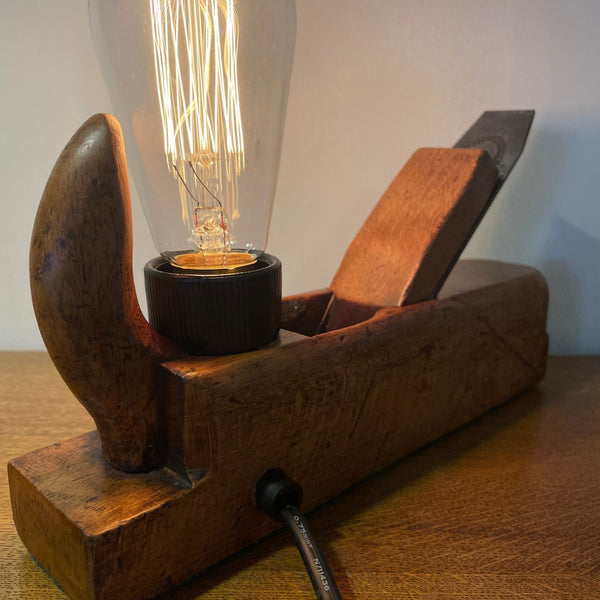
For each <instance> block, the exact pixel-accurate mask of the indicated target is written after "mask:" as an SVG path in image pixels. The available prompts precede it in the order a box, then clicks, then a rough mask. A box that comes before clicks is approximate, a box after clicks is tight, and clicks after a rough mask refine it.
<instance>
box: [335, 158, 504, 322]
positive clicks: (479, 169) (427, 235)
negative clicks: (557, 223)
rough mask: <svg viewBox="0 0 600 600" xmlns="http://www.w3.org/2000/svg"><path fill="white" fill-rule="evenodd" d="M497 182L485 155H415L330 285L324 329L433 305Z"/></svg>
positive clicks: (361, 230)
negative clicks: (394, 309)
mask: <svg viewBox="0 0 600 600" xmlns="http://www.w3.org/2000/svg"><path fill="white" fill-rule="evenodd" d="M497 181H498V172H497V170H496V167H495V165H494V163H493V161H492V159H491V158H490V156H489V155H488V154H487V153H486V152H484V151H482V150H478V149H455V148H453V149H439V148H435V149H434V148H421V149H420V150H417V151H416V152H415V153H414V154H413V156H412V157H411V158H410V159H409V161H408V162H407V163H406V165H405V166H404V167H403V168H402V170H401V171H400V173H398V175H397V176H396V178H395V179H394V181H393V182H392V183H391V184H390V186H389V188H388V189H387V191H386V192H385V194H384V195H383V196H382V198H381V199H380V200H379V202H378V203H377V205H376V206H375V208H374V209H373V211H372V212H371V214H370V215H369V217H368V218H367V220H366V221H365V223H364V225H363V226H362V227H361V229H360V231H359V232H358V233H357V234H356V236H355V237H354V239H353V240H352V243H351V244H350V246H349V247H348V250H347V251H346V254H345V255H344V258H343V260H342V263H341V264H340V266H339V268H338V270H337V273H336V274H335V276H334V278H333V281H332V282H331V285H330V287H331V289H332V290H333V293H334V296H335V299H334V301H333V303H332V305H331V310H330V314H329V317H328V321H327V329H328V330H330V331H331V330H334V329H339V328H341V327H345V326H347V325H352V324H354V323H358V322H360V321H364V320H365V319H367V318H369V317H371V316H372V315H373V314H374V313H375V311H376V310H377V309H379V308H381V307H383V306H403V305H407V304H414V303H416V302H421V301H423V300H430V299H431V298H433V297H434V294H435V292H436V291H437V289H438V288H439V283H440V281H441V280H442V279H443V277H444V276H445V274H446V273H447V272H448V269H449V267H450V265H452V264H453V262H454V260H455V257H456V255H457V253H458V252H459V251H460V249H461V248H462V247H463V245H464V241H465V240H466V239H467V238H468V236H469V235H470V233H471V232H472V230H473V227H474V226H475V224H476V223H477V221H478V219H479V217H480V215H481V214H482V212H483V211H484V210H485V208H486V206H487V204H488V200H489V198H490V196H491V194H492V192H493V190H494V188H495V186H496V183H497Z"/></svg>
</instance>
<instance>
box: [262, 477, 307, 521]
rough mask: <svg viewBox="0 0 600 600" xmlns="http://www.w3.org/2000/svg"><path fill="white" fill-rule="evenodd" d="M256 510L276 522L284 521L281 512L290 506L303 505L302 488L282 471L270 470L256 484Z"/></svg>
mask: <svg viewBox="0 0 600 600" xmlns="http://www.w3.org/2000/svg"><path fill="white" fill-rule="evenodd" d="M255 495H256V508H258V510H260V511H262V512H264V513H266V514H267V515H269V516H270V517H271V518H272V519H275V520H276V521H283V518H282V516H281V511H282V510H283V509H284V508H285V507H286V506H287V505H288V504H291V505H292V506H295V507H297V508H298V507H299V506H300V505H301V504H302V488H301V487H300V486H299V485H298V484H297V483H296V482H295V481H292V480H291V479H290V478H289V477H287V476H286V474H285V473H284V472H283V471H281V470H280V469H269V470H268V471H267V472H266V473H265V474H264V475H263V476H262V477H261V478H260V479H259V480H258V481H257V482H256V489H255Z"/></svg>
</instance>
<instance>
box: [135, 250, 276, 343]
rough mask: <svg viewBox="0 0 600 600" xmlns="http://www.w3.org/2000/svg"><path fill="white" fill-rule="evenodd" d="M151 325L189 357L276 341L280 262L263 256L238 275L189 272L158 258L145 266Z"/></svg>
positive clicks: (234, 273)
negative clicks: (189, 355)
mask: <svg viewBox="0 0 600 600" xmlns="http://www.w3.org/2000/svg"><path fill="white" fill-rule="evenodd" d="M144 277H145V282H146V298H147V300H148V316H149V321H150V325H152V327H153V328H154V329H155V330H156V331H158V332H159V333H160V334H162V335H164V336H165V337H168V338H170V339H172V340H173V341H175V342H177V344H179V346H181V348H182V349H184V350H186V351H187V352H189V353H190V354H194V355H214V354H238V353H240V352H247V351H249V350H255V349H256V348H259V347H260V346H264V345H266V344H269V343H271V342H272V341H274V340H275V338H276V337H277V334H278V332H279V326H280V322H281V262H280V261H279V259H278V258H276V257H275V256H271V255H270V254H262V255H261V256H260V257H259V258H258V259H257V261H256V263H254V264H253V265H252V266H250V267H246V268H245V269H244V270H241V271H233V272H232V271H227V272H219V273H215V272H193V271H183V270H178V269H176V268H174V267H173V266H172V265H171V264H170V263H169V261H167V260H166V259H164V258H162V257H158V258H155V259H153V260H151V261H149V262H148V263H147V264H146V266H145V267H144Z"/></svg>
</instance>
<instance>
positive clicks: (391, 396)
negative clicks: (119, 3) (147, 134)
mask: <svg viewBox="0 0 600 600" xmlns="http://www.w3.org/2000/svg"><path fill="white" fill-rule="evenodd" d="M479 267H480V271H482V273H480V277H479V279H478V283H480V282H481V278H482V277H483V272H485V271H486V269H487V270H488V271H489V270H490V269H492V270H493V271H494V273H496V271H497V268H496V267H497V265H496V264H495V263H484V264H482V265H479ZM470 270H471V271H477V269H473V268H471V269H470ZM460 278H461V277H460V269H459V279H460ZM462 285H463V286H464V287H462V288H461V286H460V282H458V283H455V284H454V289H455V290H459V292H458V293H457V294H456V295H454V296H451V297H449V298H446V299H443V300H437V301H433V302H429V303H420V304H418V305H412V306H408V307H388V308H386V309H383V310H381V311H379V312H378V313H377V314H376V315H375V316H374V317H373V318H372V319H371V320H369V321H368V322H367V323H362V324H359V325H355V326H353V327H349V328H346V329H344V330H341V331H334V332H329V333H325V334H321V335H319V336H316V337H313V338H310V337H304V336H301V335H298V334H294V335H290V336H289V337H288V338H287V339H286V340H283V341H282V342H281V343H280V344H279V345H277V346H273V347H271V348H266V349H263V350H260V351H256V352H249V353H246V354H243V355H237V356H229V357H210V358H207V357H189V358H184V359H177V360H172V361H169V362H168V363H165V364H164V368H165V371H164V372H165V376H166V378H165V381H164V385H165V388H164V390H165V396H166V397H168V398H169V403H168V406H167V407H165V409H166V412H165V415H164V418H165V422H167V423H169V431H168V441H169V453H168V454H169V457H170V462H169V465H168V467H169V468H168V469H163V470H158V471H154V472H152V473H148V474H146V475H124V474H122V473H119V472H115V471H114V469H109V468H108V467H107V466H106V464H105V463H104V461H103V460H102V459H101V456H100V452H99V448H98V444H97V441H96V438H95V437H94V436H84V437H80V438H75V439H74V440H70V441H67V442H64V443H62V444H55V445H53V446H50V447H48V448H44V449H41V450H38V451H36V452H33V453H30V454H28V455H26V456H22V457H20V458H19V459H15V460H14V461H12V463H11V465H10V468H9V472H10V479H11V493H12V498H13V510H14V514H15V519H16V523H17V529H18V531H19V533H20V535H21V537H22V539H23V540H24V541H25V543H26V544H27V546H28V547H29V548H30V549H31V550H32V551H33V553H34V555H35V556H36V557H37V558H38V560H40V561H41V562H42V564H44V565H45V566H46V567H47V568H48V569H49V571H50V573H51V574H52V575H53V576H54V577H56V578H57V580H58V581H60V583H61V585H63V586H64V587H65V589H66V590H67V591H68V592H69V593H71V594H73V595H75V596H76V597H82V598H91V597H95V598H98V599H105V598H114V597H116V596H117V595H118V597H119V598H122V599H128V598H131V599H133V598H135V599H142V598H148V597H150V596H152V595H153V594H156V593H157V592H159V591H162V590H165V589H167V588H169V587H171V586H172V585H173V584H174V583H177V582H180V581H183V580H184V579H186V578H188V577H189V576H190V575H191V574H193V573H195V572H198V571H200V570H202V569H204V568H206V567H208V566H209V565H211V564H214V563H215V562H216V561H218V560H220V559H222V558H224V557H225V556H227V555H229V554H231V553H232V552H235V551H236V550H239V549H240V548H242V547H244V546H246V545H247V544H249V543H251V542H253V541H255V540H257V539H258V538H260V537H261V536H264V535H265V534H266V533H268V532H269V531H271V530H272V529H273V527H274V524H273V523H272V522H271V521H269V520H268V518H267V517H265V516H264V515H262V514H260V513H258V512H257V511H256V509H255V507H254V503H253V499H252V493H253V488H254V484H255V482H256V480H257V479H258V478H259V477H260V476H261V475H262V474H263V473H264V472H265V471H266V470H267V469H269V468H274V467H279V468H282V469H283V470H284V471H285V472H286V473H287V474H288V475H289V476H291V477H292V478H294V479H296V480H297V481H299V482H300V483H301V484H302V486H303V487H304V492H305V506H306V507H307V508H310V507H313V506H315V505H317V504H320V503H322V502H324V501H325V500H327V499H329V498H331V497H332V496H334V495H336V494H339V493H340V492H341V491H342V490H344V489H346V488H347V487H349V486H350V485H352V484H354V483H355V482H356V481H358V480H360V479H362V478H364V477H366V476H368V475H369V474H371V473H373V472H375V471H378V470H380V469H381V468H383V467H384V466H386V465H388V464H390V463H391V462H393V461H394V460H396V459H398V458H399V457H400V456H403V455H406V454H407V453H409V452H411V451H413V450H414V449H416V448H418V447H419V446H422V445H423V444H425V443H427V442H429V441H431V440H433V439H435V438H436V437H438V436H440V435H442V434H443V433H445V432H447V431H449V430H452V429H454V428H456V427H458V426H460V425H461V424H463V423H465V422H466V421H468V420H470V419H472V418H474V417H475V416H477V415H479V414H481V413H482V412H484V411H486V410H488V409H489V408H491V407H492V406H494V405H496V404H498V403H500V402H503V401H505V400H507V399H508V398H510V397H512V396H513V395H515V394H516V393H518V392H519V391H522V390H524V389H527V388H529V387H531V386H533V385H535V383H536V382H537V381H539V380H540V378H541V377H542V375H543V373H544V369H545V363H546V350H547V337H546V333H545V316H546V303H547V288H546V284H545V281H544V280H543V278H542V277H541V275H539V273H537V272H536V271H535V270H533V269H531V268H527V267H521V266H517V267H515V269H514V270H513V271H511V269H510V268H508V269H505V272H504V278H500V279H499V278H498V276H497V274H494V276H493V277H492V284H491V285H490V286H485V285H483V286H482V287H476V288H473V287H472V286H469V282H468V278H466V279H465V278H463V282H462ZM175 473H177V474H178V475H177V476H176V475H175ZM41 528H43V531H44V533H43V535H40V529H41Z"/></svg>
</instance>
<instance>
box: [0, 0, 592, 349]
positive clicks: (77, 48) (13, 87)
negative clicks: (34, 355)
mask: <svg viewBox="0 0 600 600" xmlns="http://www.w3.org/2000/svg"><path fill="white" fill-rule="evenodd" d="M0 4H1V8H2V19H1V20H0V65H1V66H0V82H1V85H2V88H1V89H2V91H1V94H0V98H1V100H0V127H1V129H0V131H1V132H2V138H1V142H0V181H1V182H2V188H3V189H2V200H1V202H2V204H1V207H2V212H1V218H0V223H1V230H0V235H1V238H0V239H1V244H0V255H1V261H0V264H1V265H2V266H1V267H0V269H1V274H2V278H3V283H2V292H1V294H0V349H36V348H41V347H42V343H41V339H40V337H39V334H38V332H37V328H36V325H35V319H34V316H33V311H32V309H31V308H30V300H29V285H28V274H27V254H28V247H29V236H30V232H31V225H32V222H33V218H34V215H35V210H36V206H37V202H38V200H39V197H40V195H41V193H42V190H43V187H44V184H45V181H46V178H47V176H48V174H49V172H50V170H51V168H52V165H53V163H54V161H55V159H56V157H57V155H58V153H59V152H60V150H61V149H62V147H63V146H64V144H65V143H66V141H67V140H68V138H69V137H70V135H71V134H72V133H73V132H74V131H75V130H76V129H77V127H78V126H79V125H80V124H81V123H82V122H83V121H84V120H85V119H86V118H87V117H88V116H89V115H91V114H93V113H95V112H100V111H104V112H107V111H110V104H109V102H108V97H107V94H106V91H105V89H104V84H103V81H102V79H101V76H100V72H99V68H98V66H97V63H96V59H95V55H94V52H93V48H92V45H91V41H90V36H89V31H88V26H87V9H86V3H85V1H84V0H52V1H51V2H48V1H47V0H19V1H18V2H13V1H10V0H1V2H0ZM297 5H298V37H297V46H296V58H295V65H294V74H293V80H292V88H291V91H290V100H289V107H288V118H287V124H286V134H285V142H284V148H283V155H282V163H281V171H280V178H279V185H278V190H277V198H276V204H275V210H274V214H273V220H272V224H271V235H270V241H269V245H268V250H269V251H270V252H272V253H273V254H276V255H278V256H279V257H280V258H281V259H282V261H283V263H284V292H285V293H295V292H301V291H307V290H311V289H316V288H320V287H325V286H326V285H327V284H328V283H329V281H330V279H331V277H332V275H333V273H334V272H335V269H336V267H337V265H338V264H339V261H340V259H341V257H342V255H343V253H344V250H345V248H346V246H347V245H348V243H349V242H350V240H351V239H352V236H353V235H354V233H355V232H356V230H357V229H358V228H359V226H360V224H361V223H362V222H363V220H364V218H365V217H366V216H367V214H368V213H369V211H370V209H371V208H372V207H373V205H374V204H375V203H376V201H377V200H378V198H379V196H380V195H381V193H382V192H383V191H384V190H385V188H386V187H387V185H388V183H389V182H390V181H391V179H392V178H393V177H394V175H395V174H396V172H397V171H398V170H399V168H400V167H401V166H402V165H403V163H404V162H405V161H406V160H407V158H408V157H409V156H410V154H411V153H412V152H413V150H414V149H416V148H417V147H420V146H449V145H452V144H453V142H454V141H455V140H456V139H457V138H458V137H459V136H460V135H461V134H462V132H463V130H464V129H466V128H467V127H468V126H469V125H470V124H471V122H473V121H474V120H475V118H476V117H477V116H478V115H479V114H480V113H481V112H482V111H483V110H488V109H514V108H535V109H536V110H537V116H536V119H535V121H534V126H533V130H532V133H531V136H530V139H529V143H528V145H527V148H526V150H525V153H524V155H523V156H522V158H521V161H520V162H519V164H518V165H517V167H516V168H515V171H514V172H513V174H512V175H511V177H510V179H509V181H508V182H507V184H506V185H505V187H504V188H503V190H502V192H501V194H500V195H499V196H498V197H497V199H496V201H495V205H494V206H493V207H492V208H491V210H490V211H489V213H488V215H487V216H486V218H485V220H484V222H483V223H482V225H481V227H480V229H479V230H478V232H477V233H476V235H475V236H474V238H473V240H472V241H471V243H470V244H469V246H468V248H467V250H466V252H465V255H466V256H469V257H483V258H495V259H499V260H506V261H514V262H521V263H526V264H530V265H533V266H535V267H537V268H538V269H540V270H541V271H542V272H543V274H544V275H545V276H546V278H547V279H548V282H549V284H550V291H551V306H550V315H549V332H550V336H551V351H552V352H553V353H555V354H556V353H600V309H599V304H598V302H597V298H598V297H599V296H600V269H599V267H598V261H599V258H600V204H599V202H598V200H597V198H598V191H597V190H598V188H599V187H600V186H599V183H600V181H599V180H600V168H599V164H598V163H599V162H600V160H599V159H600V137H599V129H600V75H599V67H598V59H599V58H600V35H599V34H598V32H599V31H600V2H598V1H597V0H572V1H570V2H564V0H501V1H500V2H492V1H491V0H419V1H417V0H411V1H409V0H369V1H368V2H365V1H364V0H297ZM134 221H135V224H134V228H135V231H134V235H135V256H134V262H135V269H136V273H137V275H138V280H137V282H136V283H137V285H138V290H139V292H140V296H141V297H143V282H142V278H141V270H142V266H143V264H144V262H145V261H146V260H148V259H149V258H151V257H152V256H154V255H155V254H156V250H155V249H154V247H153V245H152V241H151V239H150V235H149V233H148V231H147V227H146V224H145V221H144V219H143V216H142V212H141V209H140V208H139V205H138V203H137V200H135V199H134Z"/></svg>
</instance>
